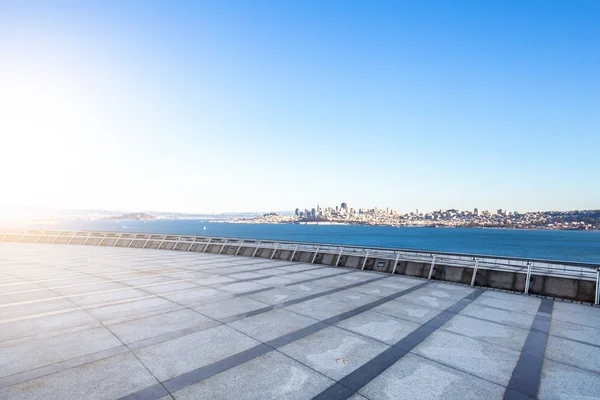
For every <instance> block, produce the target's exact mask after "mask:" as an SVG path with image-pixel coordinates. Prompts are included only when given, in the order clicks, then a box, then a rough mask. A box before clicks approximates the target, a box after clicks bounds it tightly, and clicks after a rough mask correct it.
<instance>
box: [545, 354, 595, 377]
mask: <svg viewBox="0 0 600 400" xmlns="http://www.w3.org/2000/svg"><path fill="white" fill-rule="evenodd" d="M543 359H544V361H546V360H548V361H552V362H554V363H557V364H561V365H566V366H567V367H571V368H576V369H578V370H581V371H585V372H589V373H590V374H594V375H600V369H599V370H598V371H594V370H591V369H587V368H584V367H582V366H580V365H574V364H570V363H568V362H565V361H561V360H557V359H554V358H550V357H546V355H545V354H544V356H543Z"/></svg>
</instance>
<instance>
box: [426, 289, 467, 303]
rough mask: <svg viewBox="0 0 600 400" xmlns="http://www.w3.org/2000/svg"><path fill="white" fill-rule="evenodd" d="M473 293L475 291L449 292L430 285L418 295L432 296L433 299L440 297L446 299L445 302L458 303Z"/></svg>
mask: <svg viewBox="0 0 600 400" xmlns="http://www.w3.org/2000/svg"><path fill="white" fill-rule="evenodd" d="M472 292H473V290H472V289H471V290H464V291H462V290H461V291H457V290H447V288H445V287H442V286H439V285H437V286H433V285H428V286H426V287H424V288H422V289H419V290H418V293H420V294H423V295H425V296H432V297H439V298H440V299H444V300H454V301H458V300H460V299H462V298H463V297H465V296H467V295H469V294H471V293H472Z"/></svg>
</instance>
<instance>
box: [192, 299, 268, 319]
mask: <svg viewBox="0 0 600 400" xmlns="http://www.w3.org/2000/svg"><path fill="white" fill-rule="evenodd" d="M268 306H269V305H268V304H265V303H262V302H260V301H256V300H252V299H248V298H246V297H234V298H231V299H225V300H220V301H216V302H212V303H208V304H201V305H199V306H196V307H194V308H193V309H194V310H196V311H198V312H199V313H202V314H204V315H207V316H209V317H210V318H214V319H223V318H227V317H231V316H233V315H238V314H243V313H247V312H250V311H254V310H258V309H261V308H265V307H268Z"/></svg>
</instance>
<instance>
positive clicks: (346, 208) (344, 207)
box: [342, 203, 348, 211]
mask: <svg viewBox="0 0 600 400" xmlns="http://www.w3.org/2000/svg"><path fill="white" fill-rule="evenodd" d="M342 209H343V210H344V211H348V204H346V203H342Z"/></svg>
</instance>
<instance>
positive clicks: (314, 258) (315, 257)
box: [310, 246, 321, 264]
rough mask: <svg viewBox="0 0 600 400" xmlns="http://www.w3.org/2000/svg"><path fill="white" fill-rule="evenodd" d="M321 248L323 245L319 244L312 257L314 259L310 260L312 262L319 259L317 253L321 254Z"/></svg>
mask: <svg viewBox="0 0 600 400" xmlns="http://www.w3.org/2000/svg"><path fill="white" fill-rule="evenodd" d="M320 248H321V246H317V250H315V255H314V256H313V258H312V261H311V262H310V263H311V264H314V263H315V260H316V259H317V254H319V249H320Z"/></svg>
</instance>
